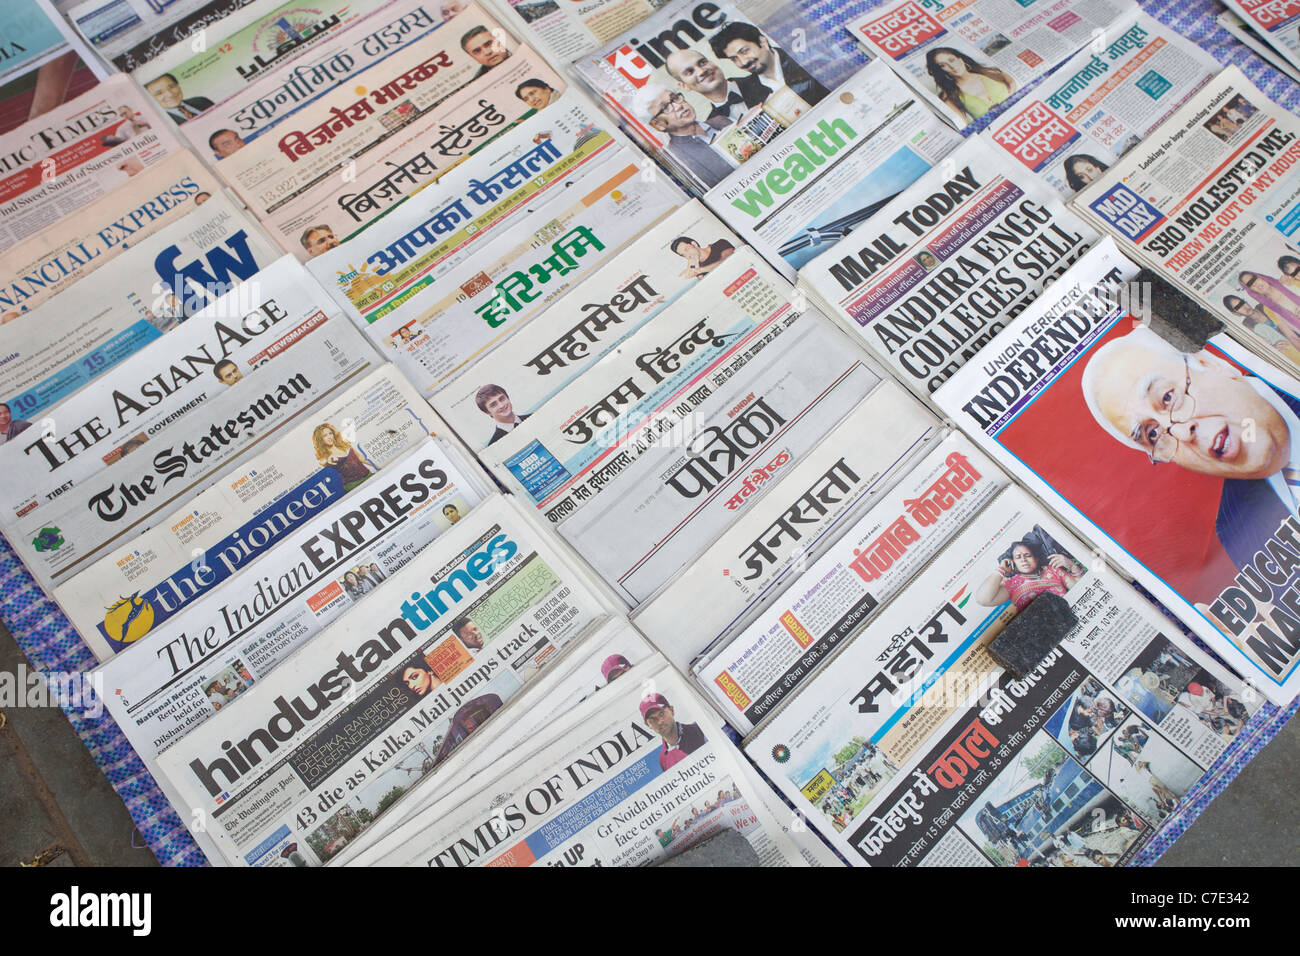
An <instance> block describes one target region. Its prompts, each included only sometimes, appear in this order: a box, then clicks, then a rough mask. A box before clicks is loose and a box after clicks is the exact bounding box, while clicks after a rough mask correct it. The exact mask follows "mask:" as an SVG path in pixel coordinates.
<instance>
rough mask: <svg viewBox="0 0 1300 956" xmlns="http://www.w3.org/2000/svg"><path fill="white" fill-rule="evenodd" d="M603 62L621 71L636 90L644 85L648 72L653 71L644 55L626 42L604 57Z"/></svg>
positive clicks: (647, 78)
mask: <svg viewBox="0 0 1300 956" xmlns="http://www.w3.org/2000/svg"><path fill="white" fill-rule="evenodd" d="M605 62H606V63H608V64H609V65H610V66H612V67H613V68H614V69H616V70H618V72H620V73H622V74H623V76H624V77H625V78H626V79H627V81H628V82H629V83H631V84H632V85H633V86H634V87H636V88H637V89H638V90H639V89H641V87H643V86H645V85H646V82H647V81H648V80H649V79H650V74H651V73H653V72H654V68H653V67H651V66H650V64H649V63H647V62H646V60H645V57H643V56H642V55H641V54H640V53H637V52H636V51H634V50H633V49H632V47H631V46H629V45H628V44H626V43H625V44H623V45H622V46H621V47H619V48H618V49H617V50H615V51H614V52H613V53H611V54H610V55H609V56H607V57H605Z"/></svg>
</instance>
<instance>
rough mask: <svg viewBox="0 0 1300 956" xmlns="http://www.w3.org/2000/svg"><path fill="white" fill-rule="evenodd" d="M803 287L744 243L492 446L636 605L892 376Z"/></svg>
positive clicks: (512, 482)
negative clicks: (806, 297) (800, 300)
mask: <svg viewBox="0 0 1300 956" xmlns="http://www.w3.org/2000/svg"><path fill="white" fill-rule="evenodd" d="M793 291H794V290H793V289H792V288H791V287H790V286H789V285H788V284H787V283H786V282H785V281H784V280H783V279H782V278H781V277H780V276H778V275H777V274H776V273H775V272H774V271H773V270H772V269H771V268H770V267H768V266H766V265H765V264H764V263H763V262H762V261H761V260H760V259H759V258H758V257H757V256H756V255H755V254H754V252H753V251H752V250H749V249H742V250H739V251H737V252H736V253H735V254H734V255H732V256H731V257H730V258H729V259H728V260H727V261H726V262H724V263H723V264H722V265H721V266H719V267H718V268H717V269H716V270H714V271H713V272H712V273H710V274H709V275H708V276H706V277H705V278H704V279H703V280H702V281H701V282H700V284H699V287H698V288H697V289H695V290H694V292H692V294H691V295H690V296H689V297H687V299H683V300H680V301H679V302H678V303H677V304H675V305H674V306H671V307H669V308H668V309H665V310H664V311H663V312H662V313H660V315H659V316H658V317H657V318H656V320H655V322H654V323H653V324H652V325H647V326H645V327H644V328H642V329H641V331H640V332H638V333H636V334H635V335H633V336H631V337H630V338H628V339H627V340H626V341H624V343H623V344H622V345H620V346H619V347H618V348H617V349H615V350H614V351H613V352H611V353H610V354H609V355H607V356H605V358H603V359H601V360H600V361H599V362H597V363H596V365H594V366H593V367H592V369H591V370H590V371H589V372H588V373H587V374H586V375H584V376H583V377H582V378H581V379H579V380H578V381H577V382H575V383H574V384H573V385H571V386H569V387H568V388H566V389H565V390H564V391H562V392H560V394H558V395H556V396H555V397H554V398H552V399H551V400H550V401H549V402H547V403H546V404H545V405H543V406H542V408H541V409H540V410H539V411H538V412H537V413H536V414H534V415H532V416H530V417H529V418H528V420H527V421H516V422H514V423H513V426H514V427H512V428H511V429H510V433H509V434H508V435H506V436H505V437H504V438H502V439H501V440H500V441H498V442H496V443H495V444H493V445H491V446H490V447H489V449H488V452H487V463H488V465H489V466H490V467H491V468H493V470H494V471H495V472H496V473H497V476H498V477H499V478H500V479H501V480H502V481H504V482H505V483H506V485H507V486H508V487H510V488H512V489H514V490H515V493H516V494H518V495H520V496H521V499H522V500H523V501H525V502H530V503H531V504H532V505H533V507H534V508H535V509H536V510H537V512H538V513H539V514H540V515H541V516H544V517H545V518H546V520H547V521H549V522H550V523H551V524H553V525H555V527H556V530H557V531H558V532H559V534H560V536H561V537H563V538H564V539H565V540H567V541H568V542H569V543H570V544H571V545H573V547H574V548H575V549H576V550H577V552H578V553H579V554H580V555H582V557H583V558H585V559H586V560H587V562H588V563H589V564H590V565H591V566H592V568H594V569H595V570H596V572H597V574H598V575H599V576H600V577H601V578H602V579H603V580H605V581H606V582H607V583H608V584H609V586H610V587H612V588H614V589H615V590H617V591H618V593H619V595H620V596H621V597H622V598H623V600H625V601H626V602H628V604H629V605H630V606H632V607H635V606H637V605H639V604H641V603H642V602H643V601H645V600H646V599H648V598H649V597H650V596H651V595H652V594H654V592H655V591H657V590H658V589H659V588H660V587H661V586H662V585H663V584H664V583H665V582H666V581H668V579H669V578H671V577H672V576H673V575H674V574H676V573H677V571H678V570H680V569H681V568H682V567H684V566H685V565H686V564H687V563H689V562H690V561H692V560H694V559H695V558H696V557H698V556H699V554H700V553H701V552H703V551H704V550H705V548H707V547H708V545H709V544H710V543H711V542H712V541H714V540H715V539H716V538H717V537H718V535H720V534H722V533H723V532H724V531H725V530H726V529H727V528H728V527H730V526H731V525H732V524H734V523H735V522H736V521H737V520H738V519H739V518H740V517H742V516H743V514H744V513H745V512H746V511H747V510H748V509H749V507H750V506H752V505H753V504H754V503H755V502H756V501H757V500H758V499H759V498H760V497H761V496H762V495H763V494H764V493H765V492H767V490H768V488H769V487H770V485H772V484H775V480H776V479H779V478H780V477H782V476H783V475H784V474H785V473H786V472H787V471H789V470H791V469H793V468H794V467H795V466H797V465H798V464H799V463H800V461H802V460H803V458H804V456H805V455H807V454H808V453H809V452H810V451H811V449H812V448H813V446H814V445H816V444H817V442H818V441H819V440H820V439H821V438H822V437H823V436H825V435H826V434H827V433H828V432H830V431H831V430H832V429H833V428H834V426H835V425H836V424H837V423H838V422H839V421H840V420H841V419H843V417H844V416H845V415H847V414H848V413H849V412H850V411H851V410H852V409H853V407H854V406H855V405H857V404H858V402H860V401H861V400H862V399H863V398H865V397H866V395H867V394H868V393H869V392H870V391H871V390H872V389H873V388H875V386H876V385H877V384H878V383H879V382H880V376H879V375H878V374H877V373H876V371H875V370H874V368H873V367H871V366H869V365H867V364H866V362H865V359H866V355H865V354H864V353H862V352H861V351H860V350H859V349H858V348H857V347H855V346H854V345H853V343H852V342H851V341H850V340H849V339H848V337H847V336H846V335H844V333H842V332H840V330H838V329H836V328H835V327H834V326H833V325H832V324H831V323H830V322H829V320H827V319H826V318H825V317H824V316H822V315H821V314H820V313H818V312H816V311H813V310H806V311H799V310H797V309H795V308H794V306H793V305H792V304H791V302H790V299H791V295H792V293H793ZM836 484H838V485H839V486H841V487H847V486H848V484H849V482H848V481H847V479H845V478H844V476H842V475H839V474H838V473H837V474H836V475H835V476H833V477H832V478H830V479H828V481H827V489H826V490H825V492H824V494H825V496H826V497H827V498H832V499H833V498H834V497H835V492H834V491H833V490H831V488H830V486H831V485H836ZM810 507H811V506H810ZM612 528H617V529H618V533H617V534H611V533H610V529H612Z"/></svg>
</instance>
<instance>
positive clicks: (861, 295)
mask: <svg viewBox="0 0 1300 956" xmlns="http://www.w3.org/2000/svg"><path fill="white" fill-rule="evenodd" d="M1097 239H1098V236H1097V233H1096V232H1095V231H1094V230H1093V229H1092V228H1091V227H1089V226H1088V225H1086V224H1085V223H1084V222H1082V221H1081V220H1080V219H1079V218H1078V217H1076V216H1075V215H1073V214H1072V213H1070V212H1069V211H1067V210H1066V208H1065V206H1064V205H1062V203H1061V200H1060V199H1059V198H1057V197H1056V196H1055V195H1053V194H1052V192H1051V191H1050V190H1049V189H1047V188H1046V187H1044V186H1043V185H1042V184H1041V183H1039V182H1035V181H1034V180H1033V178H1032V177H1030V176H1027V175H1023V174H1022V175H1020V176H1017V175H1016V174H1015V171H1014V170H1013V169H1011V168H1010V166H1009V164H1008V162H1007V158H1006V157H1005V156H1004V155H1002V154H1000V153H999V152H998V151H997V150H995V149H994V148H993V147H991V146H989V145H988V144H987V143H985V142H983V141H982V140H980V139H978V138H971V139H968V140H967V141H966V142H964V143H962V144H961V145H960V146H959V147H958V148H957V149H955V150H954V151H953V152H952V153H950V154H949V155H948V157H947V158H945V159H944V160H943V161H942V162H941V163H939V165H938V166H936V167H935V168H934V169H933V170H931V171H930V172H929V173H926V174H925V175H923V176H922V177H921V178H920V179H918V180H917V181H916V182H915V183H914V184H913V185H912V186H911V187H909V188H908V189H906V190H904V191H903V192H902V193H901V194H899V195H898V196H897V197H895V198H894V199H893V200H892V201H891V202H889V203H888V204H887V205H885V206H884V207H883V208H881V209H879V210H878V211H877V212H876V213H875V215H874V216H873V217H872V218H871V219H870V220H869V221H867V222H866V223H864V224H863V225H862V227H861V228H860V229H859V230H858V231H857V232H855V233H854V234H853V235H852V236H850V237H849V238H847V239H845V240H844V241H843V242H840V243H839V244H838V245H836V246H835V247H833V248H832V249H831V250H830V251H828V252H827V253H825V254H824V255H822V256H819V257H818V258H817V259H816V260H814V261H813V262H812V263H811V264H810V265H808V266H807V267H806V268H805V269H804V270H803V271H802V272H801V273H800V276H799V278H800V282H801V283H802V284H803V285H805V286H806V287H807V288H808V290H809V292H810V296H811V298H812V299H813V300H814V301H815V302H817V303H818V304H819V305H821V306H822V307H823V308H825V309H827V311H828V314H830V315H832V316H835V317H836V318H838V319H839V320H840V322H841V324H842V325H844V326H845V327H846V328H848V329H850V330H852V331H853V332H854V333H855V334H856V335H858V336H859V337H861V339H862V341H863V343H865V345H866V346H867V348H869V349H870V350H871V351H872V352H873V353H874V354H875V355H876V356H878V357H879V358H880V360H881V361H882V362H883V363H884V364H886V365H887V366H888V367H889V368H890V369H891V370H892V371H893V373H894V374H895V375H897V376H898V378H899V381H901V382H903V383H904V384H906V385H907V386H908V388H910V389H911V390H912V391H913V392H914V393H915V394H916V395H918V396H920V398H921V399H922V400H924V401H926V402H930V401H931V397H930V396H931V394H932V393H933V392H934V391H935V390H936V389H937V388H938V387H939V386H940V385H942V384H943V382H944V381H945V380H946V379H947V378H948V377H949V376H950V375H952V373H953V372H955V371H956V370H957V369H958V368H960V367H961V366H962V364H963V363H965V362H967V361H969V360H970V359H971V358H972V357H973V356H975V355H976V354H977V353H978V354H982V353H980V349H982V348H983V347H984V346H985V345H987V344H988V342H989V340H990V339H992V338H993V336H994V335H996V334H997V333H998V332H999V331H1000V330H1001V329H1002V328H1003V326H1004V325H1005V324H1006V322H1007V321H1008V320H1009V319H1010V318H1012V317H1014V316H1015V315H1016V314H1017V313H1019V312H1020V311H1021V310H1022V309H1024V308H1025V306H1027V305H1028V304H1029V303H1030V302H1032V301H1033V300H1034V299H1035V297H1037V296H1038V294H1039V293H1040V292H1041V291H1042V289H1043V287H1044V286H1045V285H1046V284H1047V283H1049V282H1051V281H1053V280H1054V279H1056V278H1057V277H1058V276H1059V275H1060V274H1061V273H1062V272H1064V271H1065V270H1066V269H1067V268H1069V266H1070V264H1071V263H1073V262H1074V261H1075V260H1076V259H1078V257H1079V256H1081V255H1082V254H1083V253H1084V252H1086V251H1087V250H1088V248H1089V247H1090V246H1091V245H1092V244H1094V243H1095V242H1096V241H1097Z"/></svg>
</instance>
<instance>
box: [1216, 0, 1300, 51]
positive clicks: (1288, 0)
mask: <svg viewBox="0 0 1300 956" xmlns="http://www.w3.org/2000/svg"><path fill="white" fill-rule="evenodd" d="M1223 5H1224V6H1225V7H1227V8H1228V9H1229V10H1230V11H1232V12H1233V13H1236V14H1237V15H1238V16H1240V17H1241V18H1242V20H1243V21H1244V22H1245V24H1246V26H1247V27H1249V28H1250V30H1251V31H1252V32H1253V33H1254V34H1255V35H1256V36H1257V37H1259V38H1260V39H1261V40H1263V42H1265V43H1267V44H1268V45H1269V46H1270V47H1272V48H1273V49H1274V50H1276V51H1277V52H1278V53H1280V54H1281V55H1282V56H1284V57H1285V58H1286V59H1287V61H1288V62H1289V63H1290V64H1291V66H1292V68H1300V3H1296V2H1295V0H1224V3H1223Z"/></svg>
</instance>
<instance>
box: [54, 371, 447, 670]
mask: <svg viewBox="0 0 1300 956" xmlns="http://www.w3.org/2000/svg"><path fill="white" fill-rule="evenodd" d="M440 430H442V429H441V428H440V427H439V424H438V422H437V421H436V419H435V417H434V415H432V414H431V412H430V409H429V407H428V406H427V405H425V404H424V402H423V401H421V399H420V397H419V394H418V393H417V392H415V390H414V389H412V388H411V386H410V385H409V384H408V383H407V382H406V381H405V380H404V379H403V378H402V377H401V374H400V373H399V372H398V371H397V369H395V368H394V367H393V366H391V365H384V366H381V367H379V368H376V369H375V370H374V371H373V372H371V373H370V374H369V375H366V376H364V377H363V378H361V379H360V380H358V381H357V382H355V384H353V385H352V386H351V387H349V388H348V389H347V391H346V392H345V393H343V394H342V395H340V396H339V397H338V398H337V399H336V400H335V401H331V402H329V403H328V404H326V405H324V406H322V407H321V408H320V409H319V410H318V411H317V412H315V413H314V414H313V415H311V416H310V417H309V419H308V420H306V421H303V422H301V423H299V424H297V425H295V426H294V427H293V428H291V429H289V430H288V431H286V432H285V433H284V434H283V435H282V436H281V437H279V438H277V439H276V441H275V443H274V444H272V445H270V446H269V447H267V448H265V449H264V450H262V452H261V453H260V454H258V455H256V456H254V457H252V458H250V459H248V460H247V461H245V462H244V463H243V465H241V466H240V467H239V468H238V469H235V470H234V471H230V472H227V473H225V474H223V475H222V476H221V479H220V481H218V482H217V483H216V484H215V485H213V486H212V487H211V488H209V489H208V490H207V491H205V492H203V493H202V494H200V495H197V496H195V497H194V498H192V499H190V500H189V501H186V502H185V504H184V506H183V507H182V508H181V509H180V510H177V511H175V512H173V513H172V514H170V515H167V516H166V517H163V518H160V520H159V521H158V523H157V524H156V525H154V527H152V528H150V529H149V530H148V531H146V532H145V533H143V534H139V535H134V536H133V537H132V539H131V540H130V541H129V542H127V543H126V544H125V545H124V546H123V547H120V548H118V549H116V550H115V551H112V552H110V553H108V554H106V555H105V556H104V557H103V559H101V560H100V561H97V562H95V563H94V564H93V565H91V566H90V567H89V568H87V569H86V570H85V571H84V572H82V573H81V574H78V575H77V576H76V578H74V579H73V581H72V582H71V583H70V584H68V585H65V586H64V587H63V588H62V589H61V590H60V593H58V594H56V595H55V596H56V597H57V598H59V599H60V600H61V601H62V602H63V604H64V606H65V608H66V610H67V613H68V617H69V619H70V620H71V621H72V623H73V624H74V625H75V626H76V627H77V630H78V631H80V632H81V635H82V637H83V638H84V639H85V641H86V643H87V644H89V645H90V648H91V650H92V651H94V652H95V656H96V657H98V658H99V659H100V660H101V661H102V660H106V659H107V658H109V657H111V656H112V655H113V654H115V653H117V652H119V651H122V650H125V649H126V648H127V647H129V646H130V645H131V644H133V643H134V642H136V641H138V640H139V639H140V638H141V637H143V636H144V635H145V634H147V633H149V631H150V630H151V629H152V628H154V627H157V626H159V625H161V624H162V623H163V622H164V621H166V620H167V619H168V618H169V617H171V616H172V615H174V614H175V613H176V612H177V610H178V609H179V608H180V607H181V606H183V604H185V603H187V602H189V601H192V600H194V599H195V598H196V597H197V596H199V595H201V594H203V593H205V592H206V591H208V590H210V589H212V588H214V587H216V586H217V585H218V584H219V583H220V582H221V581H222V580H224V579H225V578H226V577H229V576H230V575H232V574H234V573H235V572H236V570H238V569H239V568H240V567H243V566H244V565H246V564H247V563H248V562H250V561H252V560H253V559H254V558H256V557H257V556H258V555H260V554H261V553H263V552H264V551H266V550H267V549H268V548H270V547H272V546H273V545H274V544H275V543H276V542H277V541H278V540H279V538H281V537H283V536H284V535H287V534H288V533H290V532H292V531H293V530H294V529H295V528H296V527H298V525H300V524H302V523H303V522H304V521H308V520H310V519H311V518H312V517H313V516H314V515H315V514H316V513H317V512H319V511H321V510H322V509H325V508H329V507H331V506H332V505H333V504H334V503H335V502H337V501H339V500H340V499H341V498H343V497H344V496H345V495H347V494H348V493H350V492H351V491H353V490H354V489H356V488H358V487H360V486H361V485H363V484H364V483H366V482H367V481H369V479H370V478H371V477H373V476H374V475H375V473H376V472H378V471H379V470H380V469H382V468H384V467H385V466H386V465H387V464H388V462H390V461H393V460H394V459H396V458H398V457H400V456H402V455H405V454H407V453H408V452H409V451H410V450H411V449H412V448H415V447H416V446H418V445H420V444H423V442H424V441H425V439H427V438H428V437H429V435H430V434H433V433H435V431H440ZM257 529H263V530H257ZM268 530H269V531H273V532H274V534H270V535H268V534H267V531H268Z"/></svg>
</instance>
